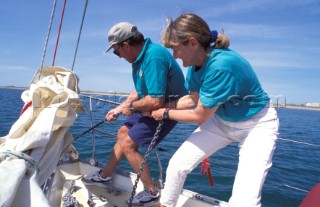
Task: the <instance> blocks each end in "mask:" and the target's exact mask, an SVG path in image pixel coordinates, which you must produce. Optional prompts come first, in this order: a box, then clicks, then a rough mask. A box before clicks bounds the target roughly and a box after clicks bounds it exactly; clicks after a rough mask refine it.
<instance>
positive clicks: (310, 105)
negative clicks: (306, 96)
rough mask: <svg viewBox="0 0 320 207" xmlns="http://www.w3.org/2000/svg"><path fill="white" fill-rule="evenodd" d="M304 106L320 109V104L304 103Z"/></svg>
mask: <svg viewBox="0 0 320 207" xmlns="http://www.w3.org/2000/svg"><path fill="white" fill-rule="evenodd" d="M304 105H305V106H307V107H320V103H319V102H306V103H304Z"/></svg>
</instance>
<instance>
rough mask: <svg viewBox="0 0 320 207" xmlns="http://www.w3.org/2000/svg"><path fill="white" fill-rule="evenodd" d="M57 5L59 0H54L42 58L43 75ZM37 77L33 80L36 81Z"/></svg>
mask: <svg viewBox="0 0 320 207" xmlns="http://www.w3.org/2000/svg"><path fill="white" fill-rule="evenodd" d="M56 5H57V0H54V2H53V7H52V11H51V18H50V23H49V28H48V33H47V36H46V40H45V45H44V48H43V54H42V58H41V65H40V73H39V74H42V67H43V63H44V58H45V56H46V53H47V47H48V42H49V37H50V34H51V28H52V22H53V18H54V13H55V11H56ZM35 75H36V74H35ZM35 75H34V77H33V78H32V79H31V80H34V78H35Z"/></svg>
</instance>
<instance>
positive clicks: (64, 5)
mask: <svg viewBox="0 0 320 207" xmlns="http://www.w3.org/2000/svg"><path fill="white" fill-rule="evenodd" d="M66 3H67V0H64V3H63V9H62V14H61V18H60V24H59V30H58V36H57V40H56V47H55V49H54V55H53V61H52V66H54V62H55V60H56V54H57V49H58V45H59V39H60V31H61V27H62V22H63V17H64V11H65V8H66Z"/></svg>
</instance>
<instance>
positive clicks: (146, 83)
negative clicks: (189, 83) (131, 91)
mask: <svg viewBox="0 0 320 207" xmlns="http://www.w3.org/2000/svg"><path fill="white" fill-rule="evenodd" d="M132 78H133V82H134V85H135V89H136V91H137V93H138V95H139V98H143V97H145V96H147V95H150V96H151V97H154V98H161V97H164V98H165V103H167V102H170V101H174V100H177V99H178V98H180V97H182V96H184V95H186V94H188V91H187V89H186V88H185V86H184V83H185V78H184V75H183V73H182V70H181V68H180V67H179V65H178V63H177V62H176V60H175V59H174V58H173V56H172V55H171V54H170V52H169V51H168V50H167V49H166V48H164V47H162V46H161V45H159V44H154V43H152V42H151V40H150V39H149V38H147V39H146V40H145V44H144V47H143V49H142V51H141V53H140V54H139V56H138V57H137V59H136V60H135V61H134V62H133V63H132Z"/></svg>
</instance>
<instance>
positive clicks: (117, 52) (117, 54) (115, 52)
mask: <svg viewBox="0 0 320 207" xmlns="http://www.w3.org/2000/svg"><path fill="white" fill-rule="evenodd" d="M120 48H121V46H119V47H118V48H117V49H116V50H113V54H115V55H116V56H120V53H119V50H120Z"/></svg>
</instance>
